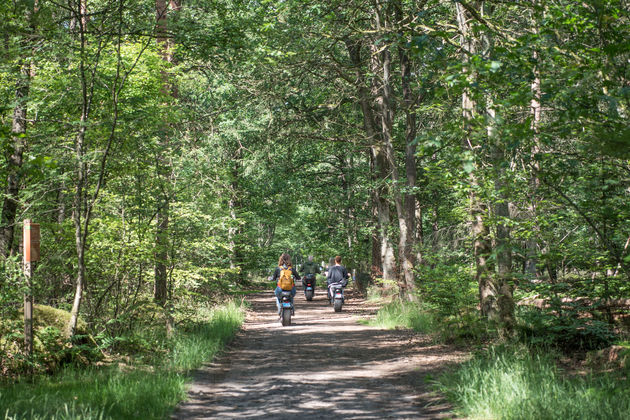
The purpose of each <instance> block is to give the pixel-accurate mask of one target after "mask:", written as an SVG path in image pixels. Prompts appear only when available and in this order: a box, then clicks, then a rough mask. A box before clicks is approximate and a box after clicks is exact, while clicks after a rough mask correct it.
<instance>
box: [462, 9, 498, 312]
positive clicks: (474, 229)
mask: <svg viewBox="0 0 630 420" xmlns="http://www.w3.org/2000/svg"><path fill="white" fill-rule="evenodd" d="M455 7H456V9H457V23H458V27H459V30H460V33H461V45H462V49H463V50H464V52H465V54H464V56H463V60H464V62H468V57H469V55H472V54H476V53H477V45H476V44H477V41H476V40H475V39H473V38H472V35H471V33H470V32H471V31H470V23H469V18H468V13H467V12H466V10H465V8H464V6H462V5H461V3H456V4H455ZM473 81H474V76H473V75H470V76H469V77H468V82H469V85H472V84H473ZM475 107H476V104H475V101H474V100H473V99H472V96H471V93H470V88H466V89H465V90H464V92H463V94H462V116H463V118H464V130H465V132H466V135H465V136H464V138H463V139H462V146H463V148H464V149H467V150H469V151H470V152H471V154H472V156H474V155H475V147H474V146H473V144H472V136H471V132H472V130H473V127H472V120H473V119H474V118H475ZM477 172H478V167H477V164H476V162H474V164H473V167H472V169H471V170H470V171H469V172H468V183H469V186H470V193H469V200H470V207H469V213H470V218H471V221H472V222H471V234H472V240H473V255H474V258H475V280H476V282H477V284H478V285H479V303H480V309H481V314H482V315H483V316H484V317H486V318H488V319H493V318H496V316H497V314H498V311H497V289H496V287H495V284H494V281H493V279H492V273H493V271H494V269H493V266H492V263H491V261H490V260H489V258H490V256H491V254H492V245H491V241H490V229H489V228H488V225H487V223H486V218H487V215H488V208H487V206H486V204H485V203H484V202H483V200H481V198H480V197H479V193H478V191H480V189H481V184H480V182H479V179H478V173H477Z"/></svg>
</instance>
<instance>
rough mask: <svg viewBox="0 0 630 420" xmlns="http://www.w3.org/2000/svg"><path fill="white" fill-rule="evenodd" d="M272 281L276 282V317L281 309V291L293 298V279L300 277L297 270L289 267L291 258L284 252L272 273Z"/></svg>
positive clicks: (294, 291)
mask: <svg viewBox="0 0 630 420" xmlns="http://www.w3.org/2000/svg"><path fill="white" fill-rule="evenodd" d="M272 278H273V281H276V282H277V283H276V291H275V295H276V305H277V306H278V315H280V313H281V311H282V307H281V306H280V295H281V293H282V291H283V290H290V291H291V299H293V298H294V297H295V294H296V290H295V281H294V279H298V280H300V275H299V274H298V272H297V270H296V269H295V268H293V266H292V265H291V256H290V255H289V254H287V253H286V252H285V253H283V254H282V255H280V259H279V260H278V266H277V267H276V270H275V271H274V272H273V277H272Z"/></svg>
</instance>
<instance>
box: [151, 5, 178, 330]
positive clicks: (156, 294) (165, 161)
mask: <svg viewBox="0 0 630 420" xmlns="http://www.w3.org/2000/svg"><path fill="white" fill-rule="evenodd" d="M169 7H170V9H171V10H172V11H173V12H178V11H179V10H180V8H181V2H180V1H179V0H170V2H168V3H167V0H156V1H155V12H156V33H157V34H156V35H157V45H158V49H159V50H160V54H161V56H162V59H163V60H164V61H166V62H167V63H172V62H173V42H172V40H171V38H170V37H169V36H168V33H167V28H168V15H169ZM162 92H163V93H165V94H166V95H168V96H170V97H172V98H177V96H178V92H177V86H176V85H175V83H173V82H172V81H171V80H169V77H168V74H167V73H166V72H164V73H163V74H162ZM170 135H171V130H170V127H168V126H166V127H164V130H163V132H162V136H161V137H162V138H161V141H160V146H161V147H160V148H161V149H162V153H159V154H158V157H157V160H156V169H157V171H156V172H157V174H158V177H159V178H160V180H161V182H162V185H163V188H162V196H161V197H160V199H159V200H158V209H157V217H156V221H157V224H156V233H155V252H154V258H155V281H154V288H153V299H154V300H155V302H156V303H157V304H159V305H161V306H164V305H166V303H167V295H168V286H167V285H168V248H169V232H168V229H169V218H170V200H171V197H170V196H171V193H170V190H171V188H170V184H171V179H172V171H173V168H172V163H171V161H170V158H169V157H168V156H169V155H170V153H169V152H168V151H169V149H170V139H169V137H170ZM168 327H169V328H170V326H168Z"/></svg>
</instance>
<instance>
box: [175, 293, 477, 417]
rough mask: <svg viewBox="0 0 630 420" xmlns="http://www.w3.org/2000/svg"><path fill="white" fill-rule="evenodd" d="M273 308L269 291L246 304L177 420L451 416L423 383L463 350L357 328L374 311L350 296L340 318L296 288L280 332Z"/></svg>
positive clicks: (322, 296) (319, 296)
mask: <svg viewBox="0 0 630 420" xmlns="http://www.w3.org/2000/svg"><path fill="white" fill-rule="evenodd" d="M274 299H275V297H274V296H273V294H272V292H269V293H258V294H255V295H251V296H249V297H248V301H249V302H251V304H252V308H251V310H250V311H249V312H248V316H247V319H246V321H245V324H244V326H243V329H242V331H240V332H239V334H238V335H237V337H236V339H235V340H234V342H233V343H232V344H231V345H230V346H229V348H228V349H227V351H226V353H225V354H224V355H223V356H222V357H220V358H218V359H217V360H215V361H214V362H213V363H211V364H208V365H206V366H204V367H203V368H201V369H200V370H199V371H197V372H196V374H195V377H194V382H193V384H192V386H191V388H190V390H189V395H188V401H186V402H183V403H181V404H180V405H179V406H178V407H177V408H176V410H175V412H174V413H173V415H172V418H174V419H208V418H221V419H225V418H250V419H267V418H274V419H295V418H299V419H301V420H302V419H329V418H353V419H382V418H396V419H405V418H407V419H411V418H413V419H436V418H451V417H452V413H450V410H449V408H450V407H449V406H448V405H447V404H446V403H445V402H444V401H443V400H441V399H440V398H439V397H438V396H436V395H435V394H433V393H431V392H430V391H429V386H428V385H427V384H426V382H425V378H426V377H427V375H432V376H433V377H435V375H436V374H438V373H439V372H440V371H441V370H443V369H444V368H445V367H446V366H447V365H448V364H452V363H456V362H459V361H461V360H463V359H464V358H465V357H466V353H465V352H464V351H458V350H454V349H452V348H450V347H447V346H442V345H433V344H431V343H430V342H429V341H428V340H427V338H426V337H423V336H421V335H418V334H414V333H412V332H410V331H403V330H382V329H378V328H374V327H370V326H366V325H362V324H359V323H358V322H357V321H358V320H359V319H361V318H365V317H366V316H369V315H373V314H374V313H375V312H376V309H377V307H376V306H375V305H373V304H370V303H369V302H366V301H365V300H363V299H359V298H358V297H355V296H354V295H353V293H352V292H351V291H349V292H348V293H347V298H346V303H345V304H344V307H343V310H342V312H340V313H335V312H334V311H333V309H332V307H331V306H329V305H328V301H327V299H326V291H325V289H324V290H322V289H321V288H320V289H319V290H317V293H316V296H315V298H314V299H313V301H311V302H307V301H306V300H305V298H304V294H303V293H302V292H301V287H300V286H299V285H298V294H297V296H296V298H295V316H294V317H293V319H292V324H291V326H288V327H283V326H282V325H280V322H279V321H278V316H277V315H276V306H275V302H274Z"/></svg>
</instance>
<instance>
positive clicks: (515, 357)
mask: <svg viewBox="0 0 630 420" xmlns="http://www.w3.org/2000/svg"><path fill="white" fill-rule="evenodd" d="M626 373H627V372H626ZM438 387H439V389H440V390H441V391H442V392H444V393H445V394H446V395H447V396H448V397H449V399H450V400H452V401H453V402H454V403H455V405H456V406H457V407H458V411H459V414H461V415H463V416H466V417H468V418H471V419H505V420H509V419H536V420H545V419H563V420H564V419H589V420H597V419H602V420H604V419H628V418H630V398H628V395H630V381H629V380H628V377H627V375H625V377H624V376H621V375H612V374H599V375H594V374H588V375H585V376H575V377H569V376H568V375H565V374H562V372H560V371H559V370H558V368H557V367H556V364H555V363H554V360H553V359H552V357H551V356H550V355H540V354H538V355H531V354H530V353H529V352H527V351H523V350H522V349H521V350H517V349H515V348H514V347H504V348H491V349H490V350H488V351H487V352H485V353H482V354H478V355H476V356H475V357H473V359H472V360H471V361H469V362H467V363H465V364H464V365H462V366H461V367H460V368H459V369H458V370H457V371H455V372H453V373H450V374H446V375H444V376H442V377H441V378H440V379H439V381H438Z"/></svg>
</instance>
